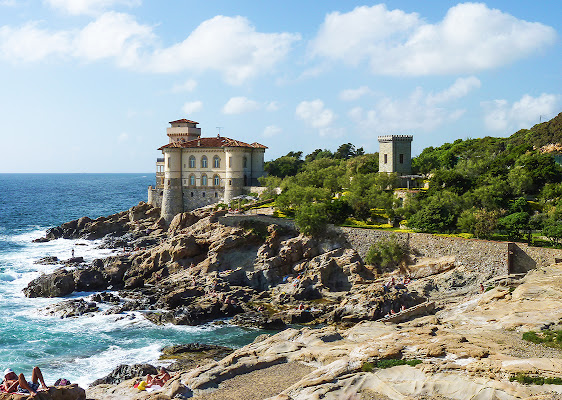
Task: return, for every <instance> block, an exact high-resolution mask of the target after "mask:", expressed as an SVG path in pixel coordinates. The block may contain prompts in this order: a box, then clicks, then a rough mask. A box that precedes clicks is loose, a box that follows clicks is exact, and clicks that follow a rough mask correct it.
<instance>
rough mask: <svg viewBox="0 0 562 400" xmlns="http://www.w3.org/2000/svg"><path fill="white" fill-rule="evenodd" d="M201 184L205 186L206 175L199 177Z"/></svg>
mask: <svg viewBox="0 0 562 400" xmlns="http://www.w3.org/2000/svg"><path fill="white" fill-rule="evenodd" d="M201 186H207V175H203V176H202V177H201Z"/></svg>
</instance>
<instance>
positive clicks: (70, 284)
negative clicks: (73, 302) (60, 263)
mask: <svg viewBox="0 0 562 400" xmlns="http://www.w3.org/2000/svg"><path fill="white" fill-rule="evenodd" d="M74 289H75V285H74V274H73V272H72V271H67V270H66V269H58V270H56V271H55V272H53V273H52V274H48V275H41V276H40V277H38V278H35V279H34V280H32V281H31V282H29V284H28V285H27V287H26V288H25V289H23V293H24V294H25V295H26V296H27V297H62V296H66V295H68V294H70V293H72V292H73V291H74Z"/></svg>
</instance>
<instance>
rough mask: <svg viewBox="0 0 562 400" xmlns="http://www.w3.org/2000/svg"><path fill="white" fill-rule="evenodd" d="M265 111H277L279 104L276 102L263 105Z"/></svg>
mask: <svg viewBox="0 0 562 400" xmlns="http://www.w3.org/2000/svg"><path fill="white" fill-rule="evenodd" d="M265 109H266V111H277V110H279V103H278V102H277V101H270V102H269V103H267V104H266V105H265Z"/></svg>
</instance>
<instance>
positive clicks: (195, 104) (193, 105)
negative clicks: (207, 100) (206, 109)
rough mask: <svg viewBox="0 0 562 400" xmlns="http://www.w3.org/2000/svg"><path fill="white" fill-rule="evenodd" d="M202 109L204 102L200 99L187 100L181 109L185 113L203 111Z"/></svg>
mask: <svg viewBox="0 0 562 400" xmlns="http://www.w3.org/2000/svg"><path fill="white" fill-rule="evenodd" d="M202 109H203V102H202V101H199V100H198V101H191V102H187V103H185V104H184V105H183V107H182V108H181V110H182V111H183V112H184V114H192V113H196V112H199V111H201V110H202Z"/></svg>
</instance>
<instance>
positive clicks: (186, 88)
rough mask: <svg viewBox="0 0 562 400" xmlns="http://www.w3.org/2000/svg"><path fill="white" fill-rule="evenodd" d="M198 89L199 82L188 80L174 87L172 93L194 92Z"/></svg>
mask: <svg viewBox="0 0 562 400" xmlns="http://www.w3.org/2000/svg"><path fill="white" fill-rule="evenodd" d="M196 87H197V81H196V80H194V79H188V80H187V81H185V82H183V83H180V84H176V85H174V86H173V87H172V92H174V93H180V92H193V91H194V90H195V88H196Z"/></svg>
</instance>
